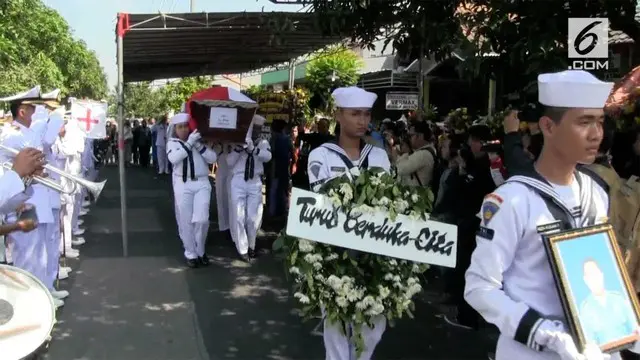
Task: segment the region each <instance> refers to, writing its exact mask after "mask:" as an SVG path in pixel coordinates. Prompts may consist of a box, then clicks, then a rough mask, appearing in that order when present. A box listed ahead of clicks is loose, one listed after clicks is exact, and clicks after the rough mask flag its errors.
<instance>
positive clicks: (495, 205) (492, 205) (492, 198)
mask: <svg viewBox="0 0 640 360" xmlns="http://www.w3.org/2000/svg"><path fill="white" fill-rule="evenodd" d="M502 202H503V200H502V198H501V197H500V196H499V195H497V194H494V193H491V194H489V195H487V196H485V197H484V202H483V203H482V222H483V223H484V225H485V226H486V225H488V224H489V222H490V221H491V219H492V218H493V216H494V215H495V214H496V213H497V212H498V210H500V205H501V204H502Z"/></svg>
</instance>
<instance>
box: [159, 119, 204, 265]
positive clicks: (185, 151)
mask: <svg viewBox="0 0 640 360" xmlns="http://www.w3.org/2000/svg"><path fill="white" fill-rule="evenodd" d="M158 151H160V150H158ZM166 151H167V158H168V159H169V161H170V162H171V165H172V166H173V176H172V182H173V195H174V199H175V203H176V222H177V223H178V233H179V235H180V239H181V240H182V245H183V246H184V256H185V258H186V259H187V265H188V266H189V267H192V268H193V267H198V266H200V265H202V266H207V265H209V258H208V257H207V255H206V253H205V245H206V241H207V232H208V231H209V203H210V201H211V183H210V182H209V164H214V163H215V162H216V152H215V151H213V149H211V148H210V147H209V146H206V145H205V144H203V142H202V140H201V137H200V133H198V131H197V130H196V131H194V132H192V133H191V134H190V133H189V115H188V114H184V113H179V114H176V115H174V116H173V117H172V118H171V120H170V126H169V141H168V142H167V150H166ZM159 155H160V154H158V156H159Z"/></svg>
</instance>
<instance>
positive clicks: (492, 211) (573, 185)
mask: <svg viewBox="0 0 640 360" xmlns="http://www.w3.org/2000/svg"><path fill="white" fill-rule="evenodd" d="M612 85H613V84H612V83H605V82H601V81H600V80H598V79H597V78H595V77H594V76H593V75H591V74H589V73H588V72H585V71H577V70H569V71H563V72H559V73H552V74H542V75H540V76H538V94H539V95H538V97H539V102H540V103H541V104H542V105H543V106H545V107H546V109H545V112H544V115H543V116H542V117H541V118H540V120H539V124H540V129H541V130H542V133H543V135H544V147H543V149H542V152H541V154H540V157H539V159H538V160H537V162H536V164H535V171H533V170H532V171H531V174H528V175H526V176H514V177H511V178H510V179H509V180H507V181H506V182H505V183H504V184H503V185H502V186H500V187H499V188H498V189H496V190H495V191H494V192H493V193H491V194H489V195H487V197H486V198H485V200H484V203H483V205H482V209H481V211H480V216H481V218H482V223H481V226H480V229H479V231H478V234H477V238H476V239H477V248H476V249H475V251H474V253H473V256H472V259H471V265H470V266H469V269H468V270H467V272H466V286H465V299H466V301H467V302H468V303H469V304H470V305H471V306H472V307H474V308H475V309H476V310H477V311H478V312H479V313H480V314H481V315H482V316H483V317H484V318H485V320H487V321H488V322H489V323H492V324H494V325H496V326H497V327H498V328H499V329H500V333H501V334H500V338H499V339H498V344H497V350H496V359H497V360H513V359H518V360H534V359H535V360H538V359H549V360H551V359H554V360H557V359H561V360H581V359H589V360H595V359H608V358H609V355H608V354H602V352H601V351H600V349H599V348H598V346H597V345H595V344H591V345H587V348H586V349H585V351H584V352H583V353H582V354H581V353H580V352H579V351H578V350H577V347H576V344H575V343H574V341H573V339H572V337H571V335H570V334H569V333H568V327H567V325H566V324H567V322H566V319H565V317H564V313H563V310H562V305H561V302H560V298H559V296H558V293H557V290H556V286H555V283H554V279H553V275H552V269H551V266H550V265H549V260H548V259H547V255H546V252H545V247H544V244H543V240H542V237H541V234H548V233H552V232H557V231H562V230H569V229H572V228H581V227H584V226H589V225H594V224H598V223H602V222H604V221H606V216H607V210H608V207H609V199H608V196H607V193H606V191H605V189H604V188H603V187H602V186H601V185H600V184H601V180H600V179H599V178H597V177H595V176H593V177H592V176H591V175H590V174H589V173H588V172H587V171H586V170H583V169H581V168H580V166H578V164H588V163H591V162H593V161H594V159H595V157H596V155H597V153H598V147H599V145H600V142H601V140H602V134H603V132H602V123H603V122H604V112H603V108H604V105H605V102H606V100H607V98H608V96H609V92H610V91H611V87H612ZM611 358H613V359H617V358H619V354H617V353H615V354H613V355H612V356H611Z"/></svg>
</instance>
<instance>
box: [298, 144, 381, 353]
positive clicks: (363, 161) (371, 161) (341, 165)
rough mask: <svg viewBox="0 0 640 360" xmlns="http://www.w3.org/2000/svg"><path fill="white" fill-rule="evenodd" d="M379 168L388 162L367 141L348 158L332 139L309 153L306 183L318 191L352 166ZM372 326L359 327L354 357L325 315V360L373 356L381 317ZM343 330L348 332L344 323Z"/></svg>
mask: <svg viewBox="0 0 640 360" xmlns="http://www.w3.org/2000/svg"><path fill="white" fill-rule="evenodd" d="M376 167H378V168H382V169H384V170H385V171H389V169H390V168H391V164H390V163H389V157H388V156H387V153H386V152H385V151H384V150H383V149H381V148H377V147H373V146H372V145H370V144H366V145H363V146H362V150H361V151H360V158H359V159H358V160H355V161H354V160H350V159H349V156H348V155H347V153H346V152H345V151H344V150H343V149H342V148H341V147H340V146H338V145H337V144H335V143H333V142H329V143H325V144H322V145H321V146H320V147H318V148H316V149H314V150H313V151H311V153H310V154H309V164H308V173H309V185H310V187H311V189H313V191H318V190H319V189H320V188H321V187H322V185H323V184H324V183H326V182H327V181H329V180H331V179H333V178H336V177H339V176H342V175H344V174H345V173H347V172H349V171H350V170H351V169H353V168H358V169H367V168H376ZM372 323H373V327H368V326H366V325H363V326H362V337H363V338H364V346H365V349H364V351H363V352H362V354H361V355H360V357H356V349H355V345H354V344H353V343H351V341H350V340H349V337H347V336H345V335H344V334H343V329H344V327H343V326H342V324H332V323H330V322H329V321H328V320H327V319H326V318H325V320H324V331H323V337H324V346H325V351H326V359H327V360H368V359H371V358H372V357H373V352H374V350H375V348H376V345H377V344H378V342H380V339H381V338H382V334H383V333H384V331H385V329H386V326H387V319H386V318H385V317H384V316H376V317H374V318H373V319H372ZM347 329H348V330H347V331H348V332H350V331H351V325H348V327H347Z"/></svg>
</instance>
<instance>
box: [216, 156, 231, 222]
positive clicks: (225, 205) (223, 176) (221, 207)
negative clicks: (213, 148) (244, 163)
mask: <svg viewBox="0 0 640 360" xmlns="http://www.w3.org/2000/svg"><path fill="white" fill-rule="evenodd" d="M222 160H223V161H226V159H222ZM221 164H222V162H221V161H218V171H217V172H216V208H217V210H218V229H219V230H220V231H226V230H229V169H228V166H227V164H224V165H221Z"/></svg>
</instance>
